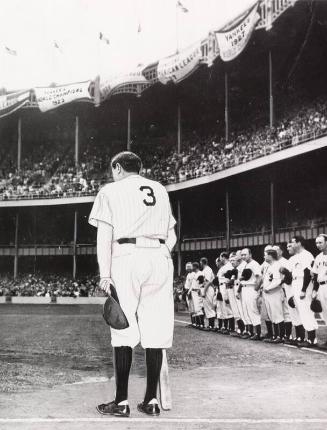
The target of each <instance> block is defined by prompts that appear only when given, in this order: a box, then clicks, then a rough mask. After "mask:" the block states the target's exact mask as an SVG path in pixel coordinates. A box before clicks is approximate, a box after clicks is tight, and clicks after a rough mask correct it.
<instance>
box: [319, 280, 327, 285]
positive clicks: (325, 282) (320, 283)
mask: <svg viewBox="0 0 327 430" xmlns="http://www.w3.org/2000/svg"><path fill="white" fill-rule="evenodd" d="M326 284H327V281H322V282H319V285H326Z"/></svg>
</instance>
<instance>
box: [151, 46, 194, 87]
mask: <svg viewBox="0 0 327 430" xmlns="http://www.w3.org/2000/svg"><path fill="white" fill-rule="evenodd" d="M201 63H202V54H201V41H199V42H196V43H194V44H193V45H191V46H189V47H188V48H186V49H184V50H183V51H182V52H179V53H178V54H175V55H171V56H170V57H166V58H164V59H163V60H159V63H158V70H157V73H158V79H159V81H160V82H161V83H163V84H166V83H167V82H169V81H173V82H174V83H175V84H176V83H178V82H180V81H182V80H183V79H186V78H187V77H188V76H189V75H191V74H192V73H193V72H194V71H195V70H196V69H197V68H198V67H199V65H200V64H201Z"/></svg>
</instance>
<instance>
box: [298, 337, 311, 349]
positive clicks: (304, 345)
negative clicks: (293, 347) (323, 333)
mask: <svg viewBox="0 0 327 430" xmlns="http://www.w3.org/2000/svg"><path fill="white" fill-rule="evenodd" d="M297 346H298V347H299V348H308V346H309V342H308V341H307V340H305V339H303V340H298V341H297Z"/></svg>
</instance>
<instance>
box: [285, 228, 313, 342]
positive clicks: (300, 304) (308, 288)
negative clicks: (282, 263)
mask: <svg viewBox="0 0 327 430" xmlns="http://www.w3.org/2000/svg"><path fill="white" fill-rule="evenodd" d="M291 243H292V246H293V250H294V255H293V256H292V257H291V258H290V259H289V268H290V271H291V273H292V278H293V281H292V294H293V299H294V304H295V310H296V312H297V314H298V317H299V320H300V321H301V323H302V324H301V325H300V326H298V328H297V330H298V333H297V338H298V343H297V344H298V346H314V345H315V344H316V343H317V339H316V330H317V328H318V324H317V321H316V319H315V316H314V313H313V312H312V310H311V309H310V305H311V298H312V288H313V285H312V282H311V269H312V265H313V262H314V258H313V255H312V254H311V252H309V251H307V250H306V249H305V248H304V243H305V240H304V238H303V237H302V236H294V237H293V238H292V241H291ZM305 330H307V332H308V340H307V341H305V340H304V339H305Z"/></svg>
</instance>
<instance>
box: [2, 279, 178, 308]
mask: <svg viewBox="0 0 327 430" xmlns="http://www.w3.org/2000/svg"><path fill="white" fill-rule="evenodd" d="M98 281H99V277H98V276H95V275H89V276H83V277H81V278H77V279H73V278H72V277H71V276H69V275H59V274H54V273H37V274H31V273H28V274H23V275H20V276H18V277H17V278H16V279H14V278H13V277H12V275H9V274H8V275H2V276H1V277H0V296H16V297H17V296H19V297H31V296H36V297H49V298H50V297H94V296H96V295H97V294H98V292H97V287H98ZM182 291H183V277H176V278H175V279H174V300H175V302H179V301H181V293H182Z"/></svg>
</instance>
